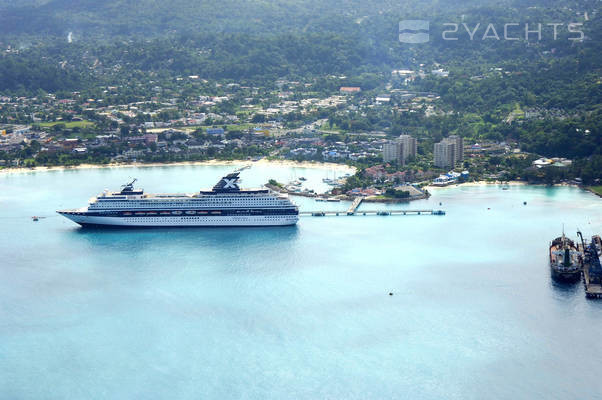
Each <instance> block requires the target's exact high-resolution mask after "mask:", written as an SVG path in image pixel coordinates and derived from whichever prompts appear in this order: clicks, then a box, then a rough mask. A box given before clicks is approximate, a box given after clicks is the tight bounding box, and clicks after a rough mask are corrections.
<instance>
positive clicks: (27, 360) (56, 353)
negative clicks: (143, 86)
mask: <svg viewBox="0 0 602 400" xmlns="http://www.w3.org/2000/svg"><path fill="white" fill-rule="evenodd" d="M231 169H232V168H228V167H169V168H145V169H101V170H78V171H65V172H42V173H32V174H4V175H0V224H1V229H0V264H1V266H0V398H2V399H65V398H74V399H81V398H85V399H132V398H141V399H160V398H182V399H224V398H245V399H293V398H294V399H318V398H319V399H322V398H324V399H326V398H328V399H370V398H373V399H399V398H412V399H483V398H487V399H534V398H545V399H595V398H601V397H602V380H601V379H600V376H601V375H602V362H601V361H600V360H601V359H602V301H599V302H596V301H588V300H586V299H585V296H584V294H583V288H582V285H581V284H580V283H579V284H576V285H573V286H559V285H556V284H554V283H553V282H552V281H551V279H550V276H549V270H548V265H547V251H548V247H547V246H548V243H549V241H550V240H551V239H552V238H554V237H556V236H558V235H559V234H560V233H561V229H562V224H563V223H564V225H565V230H566V231H567V233H569V234H570V235H571V236H574V232H575V231H576V229H577V227H579V228H580V229H581V230H582V231H583V232H584V234H585V235H587V236H591V235H592V234H593V233H602V202H601V200H600V199H599V198H597V197H595V196H593V195H591V194H589V193H586V192H583V191H581V190H579V189H575V188H566V187H561V188H544V187H511V189H510V190H507V191H502V190H501V189H500V188H499V187H495V186H494V187H457V188H455V187H454V188H448V189H444V190H438V191H436V192H435V193H434V195H433V196H432V197H431V198H430V199H429V200H424V201H418V202H414V203H411V204H408V205H402V206H399V205H397V206H394V207H396V208H399V207H406V208H440V207H439V202H442V203H443V205H442V206H441V208H444V209H445V210H446V211H447V215H446V216H444V217H436V216H406V217H402V216H398V217H361V216H356V217H325V218H312V217H307V218H302V219H301V221H300V222H299V224H298V226H296V227H289V228H243V229H228V228H218V229H181V230H178V229H160V230H125V231H119V230H112V231H90V230H81V229H79V228H77V226H76V225H74V224H73V223H71V222H70V221H68V220H66V219H63V218H60V217H51V218H47V219H43V220H41V221H40V222H37V223H33V222H32V221H31V220H30V219H29V217H30V216H31V215H44V216H51V215H52V214H53V211H54V210H55V209H57V208H63V207H64V208H69V207H79V206H82V205H85V202H86V200H87V199H88V198H89V197H91V196H92V195H94V194H96V193H98V192H100V191H101V190H102V189H104V188H105V187H111V188H114V187H116V186H117V185H118V184H119V183H122V181H125V180H127V178H128V177H131V176H137V177H138V178H139V179H140V183H141V186H143V187H145V188H146V189H147V191H151V192H154V191H166V192H169V191H194V190H197V189H198V188H200V187H208V186H211V185H212V184H213V183H215V181H216V179H217V178H219V176H220V174H221V173H223V172H225V171H229V170H231ZM327 173H328V171H323V170H316V169H313V170H311V169H309V170H304V169H297V170H296V171H294V172H292V171H291V170H290V169H287V168H279V167H262V166H256V167H254V168H253V169H251V170H246V171H244V172H243V178H244V179H245V183H246V184H248V185H258V184H260V183H263V182H265V181H267V179H268V178H270V177H274V178H277V179H278V180H281V181H286V180H288V179H292V178H293V177H294V176H295V175H296V176H297V177H298V176H306V177H307V178H308V179H309V182H310V185H314V186H320V184H321V178H323V177H325V176H326V175H327ZM330 175H331V176H332V172H330ZM296 201H297V202H298V203H299V204H300V205H301V207H302V208H303V209H306V210H308V209H324V208H326V207H328V208H330V209H335V208H340V209H345V208H346V206H347V204H345V203H338V204H336V203H315V202H314V201H313V200H311V199H296ZM523 201H527V202H528V204H527V206H524V205H523V204H522V203H523ZM362 207H366V208H376V207H377V206H376V205H366V206H362ZM380 207H382V208H387V206H380ZM488 207H489V208H491V209H490V210H488V209H487V208H488ZM389 292H394V296H392V297H390V296H388V293H389Z"/></svg>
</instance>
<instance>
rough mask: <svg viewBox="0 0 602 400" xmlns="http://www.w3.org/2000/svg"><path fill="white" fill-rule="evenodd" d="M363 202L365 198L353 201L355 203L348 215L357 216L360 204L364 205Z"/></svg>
mask: <svg viewBox="0 0 602 400" xmlns="http://www.w3.org/2000/svg"><path fill="white" fill-rule="evenodd" d="M363 200H364V198H363V197H356V198H355V199H354V200H353V203H351V205H350V206H349V209H348V210H347V215H353V214H355V211H356V210H357V208H358V207H359V206H360V204H362V201H363Z"/></svg>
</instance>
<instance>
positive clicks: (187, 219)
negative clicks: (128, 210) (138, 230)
mask: <svg viewBox="0 0 602 400" xmlns="http://www.w3.org/2000/svg"><path fill="white" fill-rule="evenodd" d="M266 219H270V220H274V219H294V218H287V217H283V216H269V215H266V216H265V217H233V218H232V219H231V220H234V221H264V220H266ZM177 220H178V221H200V220H206V221H207V220H208V221H211V223H220V224H221V223H224V222H227V221H228V220H226V219H224V218H219V219H215V218H213V219H211V220H209V219H207V217H180V218H178V219H177ZM125 222H166V218H125ZM167 222H172V221H167Z"/></svg>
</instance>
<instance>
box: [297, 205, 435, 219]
mask: <svg viewBox="0 0 602 400" xmlns="http://www.w3.org/2000/svg"><path fill="white" fill-rule="evenodd" d="M358 206H359V204H358ZM355 210H357V206H356V207H355V208H354V211H351V207H350V208H349V210H347V211H299V215H300V216H306V217H326V216H334V217H339V216H354V215H365V216H367V215H380V216H388V215H445V211H443V210H363V211H359V212H358V211H355Z"/></svg>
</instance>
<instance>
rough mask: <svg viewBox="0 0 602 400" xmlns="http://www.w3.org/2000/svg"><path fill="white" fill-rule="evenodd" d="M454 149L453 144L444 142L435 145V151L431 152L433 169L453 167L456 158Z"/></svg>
mask: <svg viewBox="0 0 602 400" xmlns="http://www.w3.org/2000/svg"><path fill="white" fill-rule="evenodd" d="M455 147H456V145H455V144H454V143H452V142H448V141H445V140H443V141H441V142H439V143H435V149H434V151H433V156H434V159H435V167H439V168H449V167H453V166H454V165H455V158H456V155H455Z"/></svg>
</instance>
